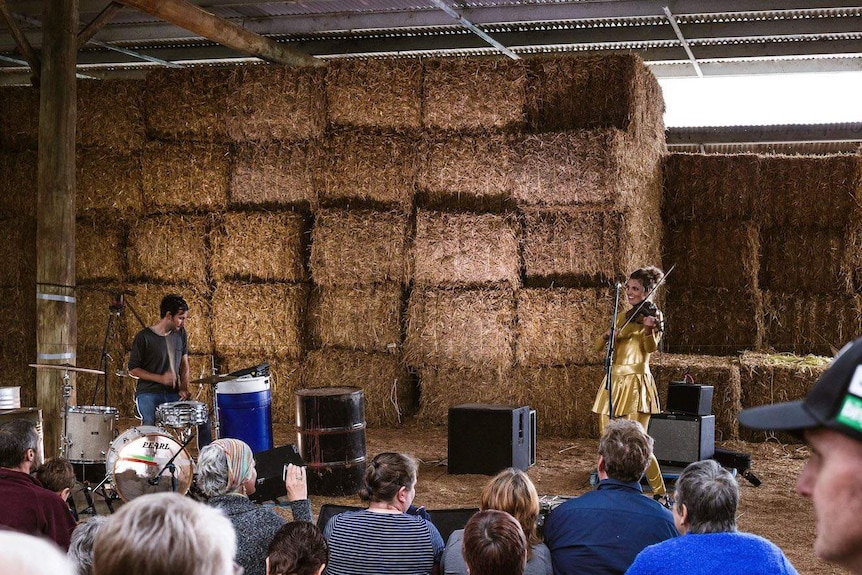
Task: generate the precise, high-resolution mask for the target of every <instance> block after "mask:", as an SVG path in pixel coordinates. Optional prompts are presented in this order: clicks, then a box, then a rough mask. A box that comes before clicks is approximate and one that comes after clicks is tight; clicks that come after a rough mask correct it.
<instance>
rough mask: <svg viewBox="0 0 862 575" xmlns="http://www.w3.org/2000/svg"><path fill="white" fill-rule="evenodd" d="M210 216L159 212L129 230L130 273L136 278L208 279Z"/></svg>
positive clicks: (199, 282)
mask: <svg viewBox="0 0 862 575" xmlns="http://www.w3.org/2000/svg"><path fill="white" fill-rule="evenodd" d="M209 227H210V226H209V222H208V218H207V216H184V215H175V214H173V215H159V216H151V217H148V218H146V219H142V220H139V221H138V222H137V223H136V224H135V225H134V226H132V227H131V229H130V230H129V244H128V245H129V248H128V258H129V274H130V276H131V277H133V278H135V279H137V280H155V281H162V282H187V283H193V284H202V283H204V282H206V279H207V270H206V266H207V260H208V258H209V249H208V246H207V241H206V237H207V234H208V231H209Z"/></svg>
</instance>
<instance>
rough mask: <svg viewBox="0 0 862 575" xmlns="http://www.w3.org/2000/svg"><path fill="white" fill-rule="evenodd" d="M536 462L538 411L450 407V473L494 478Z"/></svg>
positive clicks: (468, 406)
mask: <svg viewBox="0 0 862 575" xmlns="http://www.w3.org/2000/svg"><path fill="white" fill-rule="evenodd" d="M535 463H536V411H535V410H532V409H530V408H529V407H527V406H524V407H514V406H511V405H486V404H481V403H466V404H464V405H458V406H455V407H450V408H449V473H450V474H462V473H479V474H484V475H494V474H495V473H497V472H498V471H502V470H503V469H505V468H507V467H517V468H518V469H527V468H528V467H530V466H531V465H534V464H535Z"/></svg>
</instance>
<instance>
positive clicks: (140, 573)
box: [93, 493, 236, 575]
mask: <svg viewBox="0 0 862 575" xmlns="http://www.w3.org/2000/svg"><path fill="white" fill-rule="evenodd" d="M235 553H236V536H235V535H234V530H233V526H232V525H231V523H230V521H229V520H228V518H227V517H225V516H224V515H223V514H222V513H221V512H219V511H218V510H216V509H213V508H212V507H208V506H207V505H204V504H203V503H198V502H196V501H194V500H192V499H189V498H188V497H183V496H182V495H179V494H178V493H153V494H150V495H143V496H141V497H138V498H137V499H133V500H132V501H130V502H129V503H126V504H125V505H123V506H122V507H120V509H119V511H117V512H116V513H115V514H114V515H112V516H111V517H110V519H108V522H107V523H106V524H105V525H104V526H103V527H102V529H100V530H99V533H98V534H97V535H96V543H95V545H94V547H93V573H94V575H130V574H132V573H133V574H134V575H175V574H176V573H182V574H183V575H234V565H235V564H234V562H233V556H234V554H235Z"/></svg>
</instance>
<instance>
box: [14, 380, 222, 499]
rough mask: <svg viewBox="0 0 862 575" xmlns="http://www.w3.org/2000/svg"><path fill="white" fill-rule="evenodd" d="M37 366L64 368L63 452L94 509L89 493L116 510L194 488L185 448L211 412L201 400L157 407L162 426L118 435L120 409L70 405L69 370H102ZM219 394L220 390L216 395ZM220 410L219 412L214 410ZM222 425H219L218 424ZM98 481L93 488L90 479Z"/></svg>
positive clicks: (204, 382) (209, 382)
mask: <svg viewBox="0 0 862 575" xmlns="http://www.w3.org/2000/svg"><path fill="white" fill-rule="evenodd" d="M30 367H34V368H36V369H51V370H60V371H62V372H63V402H64V404H63V412H62V414H61V415H62V417H63V421H64V423H63V433H62V436H61V441H60V455H62V456H64V457H66V459H68V460H69V462H70V463H72V465H73V467H75V469H76V474H80V477H79V479H80V480H81V481H82V483H84V485H85V488H84V493H85V496H86V499H87V504H88V508H87V509H85V510H84V513H87V512H90V513H94V512H95V510H94V507H93V501H92V497H91V495H90V493H91V492H93V491H95V492H96V493H98V494H100V495H101V496H102V497H103V498H104V499H105V503H106V504H107V506H108V509H109V510H110V511H111V512H113V506H112V503H111V502H112V501H114V500H116V499H118V498H119V499H122V500H123V501H130V500H131V499H134V498H135V497H138V496H140V495H145V494H148V493H157V492H161V491H174V492H177V493H180V494H182V495H185V494H186V493H187V492H188V491H189V489H190V488H191V487H192V484H193V478H194V470H195V462H194V460H193V459H192V457H191V456H190V455H189V453H188V451H187V450H186V447H187V446H188V444H189V443H190V442H191V440H192V438H193V433H194V430H195V429H196V427H197V426H198V425H202V424H206V423H207V422H208V420H209V410H208V409H207V406H206V404H205V403H203V402H200V401H176V402H171V403H165V404H162V405H160V406H158V407H157V408H156V422H157V423H158V426H151V425H140V426H137V427H132V428H129V429H127V430H126V431H124V432H123V433H119V430H118V429H117V423H118V421H119V410H117V409H116V408H114V407H107V406H101V405H70V403H69V400H70V398H71V391H72V385H71V384H70V373H73V372H74V373H89V374H95V375H103V374H104V372H103V371H102V370H96V369H88V368H83V367H77V366H73V365H55V364H38V363H33V364H30ZM230 379H236V376H218V375H216V376H210V377H206V378H202V379H197V380H194V381H193V382H192V383H202V384H217V383H218V382H220V381H227V380H230ZM214 395H215V394H214ZM215 413H217V411H215ZM216 429H218V427H216ZM79 472H80V473H79ZM92 472H95V474H96V475H95V477H96V478H98V477H102V478H101V480H99V479H93V482H94V483H97V485H96V486H95V487H91V486H90V478H91V477H94V475H93V473H92Z"/></svg>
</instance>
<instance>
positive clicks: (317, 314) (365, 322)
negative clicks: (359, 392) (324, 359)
mask: <svg viewBox="0 0 862 575" xmlns="http://www.w3.org/2000/svg"><path fill="white" fill-rule="evenodd" d="M402 307H403V293H402V288H401V286H400V285H399V284H396V283H386V284H375V285H371V286H367V287H326V286H320V287H317V288H315V290H314V291H313V292H312V295H311V302H310V305H309V320H308V323H309V326H308V332H309V336H310V337H311V339H312V341H313V344H312V345H313V346H314V347H321V346H322V347H330V348H340V349H346V350H356V351H366V352H372V351H377V352H393V353H394V352H396V351H399V350H400V348H401V309H402Z"/></svg>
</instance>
